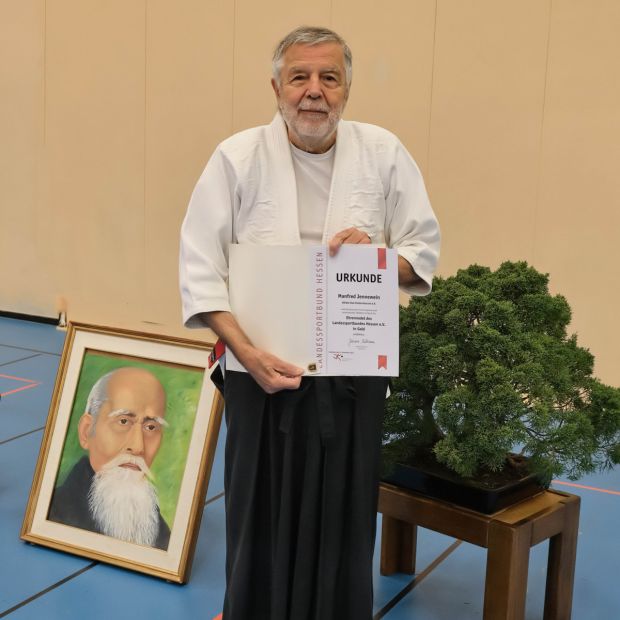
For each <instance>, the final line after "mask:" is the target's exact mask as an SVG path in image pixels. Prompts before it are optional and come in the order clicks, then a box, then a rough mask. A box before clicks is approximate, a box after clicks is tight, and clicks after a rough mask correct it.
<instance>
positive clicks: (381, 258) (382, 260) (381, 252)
mask: <svg viewBox="0 0 620 620" xmlns="http://www.w3.org/2000/svg"><path fill="white" fill-rule="evenodd" d="M377 263H378V264H377V269H385V268H386V254H385V248H377Z"/></svg>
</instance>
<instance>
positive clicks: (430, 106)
mask: <svg viewBox="0 0 620 620" xmlns="http://www.w3.org/2000/svg"><path fill="white" fill-rule="evenodd" d="M438 4H439V0H435V18H434V21H433V57H432V59H431V85H430V93H429V102H428V132H427V137H426V179H427V181H426V183H427V185H430V180H431V138H432V135H431V132H432V121H433V89H434V85H435V56H436V54H437V12H438V10H439V9H438Z"/></svg>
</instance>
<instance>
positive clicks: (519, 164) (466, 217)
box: [427, 0, 550, 275]
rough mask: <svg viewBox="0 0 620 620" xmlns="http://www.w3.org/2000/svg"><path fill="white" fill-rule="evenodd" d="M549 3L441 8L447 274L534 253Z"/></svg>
mask: <svg viewBox="0 0 620 620" xmlns="http://www.w3.org/2000/svg"><path fill="white" fill-rule="evenodd" d="M549 6H550V3H549V2H548V1H544V2H543V1H541V0H521V1H518V2H517V1H514V2H497V0H477V1H476V2H463V1H462V0H440V1H439V2H438V11H437V29H436V42H435V50H436V51H435V67H434V80H433V102H432V112H431V138H430V141H431V142H430V161H429V170H430V173H429V175H428V177H427V183H428V185H429V188H430V193H431V197H432V199H433V204H434V206H435V208H436V211H437V213H438V215H439V218H440V222H441V225H442V232H443V247H442V258H441V266H440V270H441V273H443V274H445V275H449V274H452V273H454V272H455V271H456V270H457V269H458V268H461V267H466V266H467V265H469V264H471V263H474V262H477V263H479V264H484V265H489V266H491V267H495V266H497V265H498V264H499V263H500V262H502V261H503V260H508V259H511V260H517V259H526V260H531V258H532V256H533V225H534V214H535V205H536V198H537V196H536V194H537V181H538V165H539V153H540V137H541V123H542V114H543V100H544V84H545V68H546V50H547V40H548V28H549Z"/></svg>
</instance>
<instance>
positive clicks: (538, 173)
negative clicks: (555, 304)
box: [531, 0, 553, 266]
mask: <svg viewBox="0 0 620 620" xmlns="http://www.w3.org/2000/svg"><path fill="white" fill-rule="evenodd" d="M548 20H549V21H548V24H547V46H546V52H545V76H544V80H543V93H542V110H541V113H540V135H539V140H538V165H537V166H536V193H535V195H534V221H533V222H532V230H533V232H534V234H533V235H532V253H531V257H532V264H533V265H534V266H536V256H537V252H538V240H539V235H538V220H539V214H540V191H541V186H542V176H543V170H542V166H543V143H544V138H545V113H546V107H547V84H548V81H549V62H550V61H549V55H550V50H551V25H552V23H553V0H549V12H548Z"/></svg>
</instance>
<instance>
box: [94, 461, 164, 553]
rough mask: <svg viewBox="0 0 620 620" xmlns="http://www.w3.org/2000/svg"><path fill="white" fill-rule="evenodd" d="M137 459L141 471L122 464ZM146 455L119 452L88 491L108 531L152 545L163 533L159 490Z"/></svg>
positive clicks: (96, 516) (103, 528)
mask: <svg viewBox="0 0 620 620" xmlns="http://www.w3.org/2000/svg"><path fill="white" fill-rule="evenodd" d="M122 463H134V464H135V465H138V467H140V469H141V471H135V470H133V469H128V468H125V467H119V465H120V464H122ZM150 476H151V474H150V471H149V469H148V467H147V465H146V463H145V462H144V459H142V458H140V457H134V456H126V455H119V456H117V457H115V458H114V459H112V460H111V461H110V462H109V463H106V464H105V466H104V467H103V468H102V469H101V470H100V471H98V472H97V473H96V474H95V476H94V478H93V481H92V483H91V485H90V490H89V492H88V506H89V508H90V512H91V515H92V517H93V519H94V520H95V523H96V524H97V526H98V527H99V529H100V530H101V531H102V532H103V533H104V534H105V535H106V536H111V537H112V538H118V539H120V540H126V541H128V542H132V543H135V544H138V545H146V546H148V547H152V546H154V544H155V541H156V540H157V535H158V533H159V519H158V507H159V502H158V499H157V492H156V491H155V488H154V487H153V485H152V484H151V482H150V481H149V480H148V477H150Z"/></svg>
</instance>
